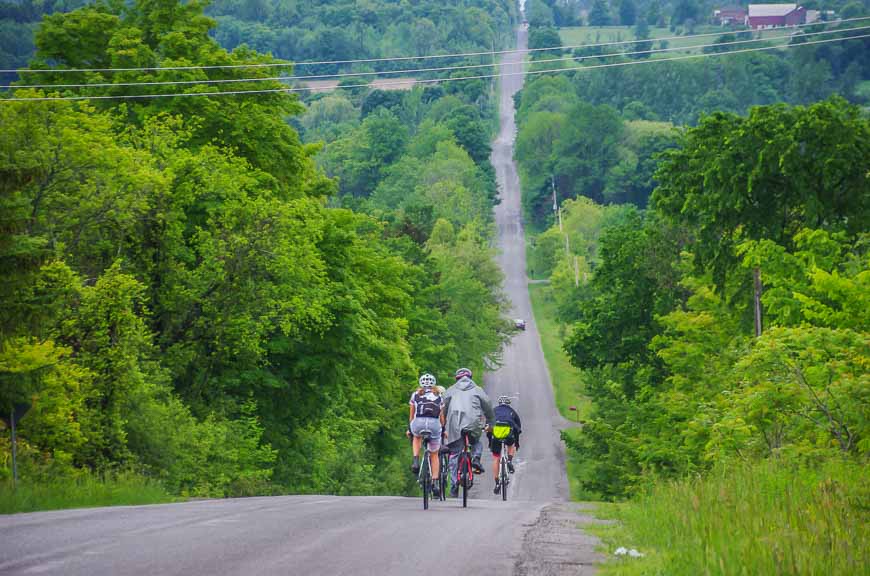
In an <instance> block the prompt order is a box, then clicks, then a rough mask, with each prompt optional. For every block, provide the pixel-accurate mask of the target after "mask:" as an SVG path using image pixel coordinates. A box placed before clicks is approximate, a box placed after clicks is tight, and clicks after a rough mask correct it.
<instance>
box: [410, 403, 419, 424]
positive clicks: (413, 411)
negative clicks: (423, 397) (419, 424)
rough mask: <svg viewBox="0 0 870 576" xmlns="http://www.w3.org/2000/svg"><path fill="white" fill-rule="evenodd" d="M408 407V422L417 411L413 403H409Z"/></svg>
mask: <svg viewBox="0 0 870 576" xmlns="http://www.w3.org/2000/svg"><path fill="white" fill-rule="evenodd" d="M408 408H410V411H409V414H408V423H410V422H411V421H412V420H413V419H414V414H416V413H417V410H416V409H415V408H414V405H413V404H411V405H410V406H408Z"/></svg>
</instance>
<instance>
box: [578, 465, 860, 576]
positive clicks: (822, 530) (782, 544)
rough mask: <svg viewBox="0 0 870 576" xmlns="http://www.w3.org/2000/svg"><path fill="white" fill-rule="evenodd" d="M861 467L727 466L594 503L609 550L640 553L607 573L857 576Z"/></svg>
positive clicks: (607, 567) (626, 575) (600, 532)
mask: <svg viewBox="0 0 870 576" xmlns="http://www.w3.org/2000/svg"><path fill="white" fill-rule="evenodd" d="M868 499H870V480H868V477H867V469H866V466H864V465H862V464H860V463H857V462H855V461H854V460H841V459H831V460H827V461H824V462H823V463H821V464H819V465H811V466H807V465H802V464H798V463H783V462H781V461H773V460H763V461H758V462H752V463H747V462H742V461H734V462H730V463H723V464H721V465H719V466H718V467H717V468H715V469H713V470H711V471H710V472H709V473H708V474H706V475H705V476H703V477H695V478H693V479H685V480H679V481H662V482H658V483H656V484H654V485H652V486H651V487H650V488H649V489H648V490H647V491H644V492H643V493H642V494H641V495H639V496H638V497H636V498H634V499H632V500H630V501H628V502H624V503H607V504H605V503H601V504H598V505H597V506H598V508H597V516H599V517H600V518H607V519H611V520H615V521H616V523H614V524H592V525H587V527H588V529H590V530H591V531H593V532H594V533H595V534H596V535H598V536H599V537H600V538H601V539H602V540H603V542H604V544H605V546H606V548H607V550H608V551H612V550H615V549H617V548H618V547H620V546H623V547H624V546H631V547H634V548H636V549H638V550H642V551H643V552H642V553H643V554H644V556H643V557H642V558H632V557H624V558H621V559H618V560H615V561H614V562H610V563H608V564H605V565H604V566H603V567H602V569H601V574H603V575H613V576H617V575H618V576H633V575H641V574H672V575H674V576H691V575H694V574H698V573H703V572H702V570H706V571H707V572H708V573H715V574H723V575H731V574H733V575H739V574H862V573H864V572H866V568H867V566H868V565H870V551H868V549H867V546H866V545H865V543H866V542H867V539H868V537H870V520H868V510H867V504H866V503H867V501H868Z"/></svg>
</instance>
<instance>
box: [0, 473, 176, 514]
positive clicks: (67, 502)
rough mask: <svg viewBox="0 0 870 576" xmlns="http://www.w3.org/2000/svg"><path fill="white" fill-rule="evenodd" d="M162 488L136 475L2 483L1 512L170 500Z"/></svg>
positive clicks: (0, 486) (152, 502)
mask: <svg viewBox="0 0 870 576" xmlns="http://www.w3.org/2000/svg"><path fill="white" fill-rule="evenodd" d="M172 500H173V497H172V496H170V495H169V494H168V493H167V492H166V491H165V490H164V489H163V487H162V486H161V485H160V484H159V483H157V482H154V481H153V480H149V479H147V478H144V477H142V476H139V475H136V474H118V475H114V476H107V477H96V476H94V475H91V474H88V475H83V476H82V477H80V478H76V479H66V480H51V481H44V482H39V483H32V482H19V484H18V488H17V489H16V490H13V489H12V482H11V481H9V480H7V481H4V482H2V483H0V514H12V513H15V512H35V511H37V510H59V509H62V508H88V507H94V506H119V505H134V504H157V503H160V502H171V501H172Z"/></svg>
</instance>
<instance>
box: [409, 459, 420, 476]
mask: <svg viewBox="0 0 870 576" xmlns="http://www.w3.org/2000/svg"><path fill="white" fill-rule="evenodd" d="M411 472H412V473H414V474H419V473H420V458H419V457H418V456H414V461H413V462H411Z"/></svg>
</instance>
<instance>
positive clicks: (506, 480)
mask: <svg viewBox="0 0 870 576" xmlns="http://www.w3.org/2000/svg"><path fill="white" fill-rule="evenodd" d="M507 464H508V445H507V444H505V443H504V442H502V443H501V455H500V456H499V459H498V476H499V482H500V483H501V499H502V500H503V501H504V500H507V487H508V484H510V482H511V481H510V474H509V473H508V465H507Z"/></svg>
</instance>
